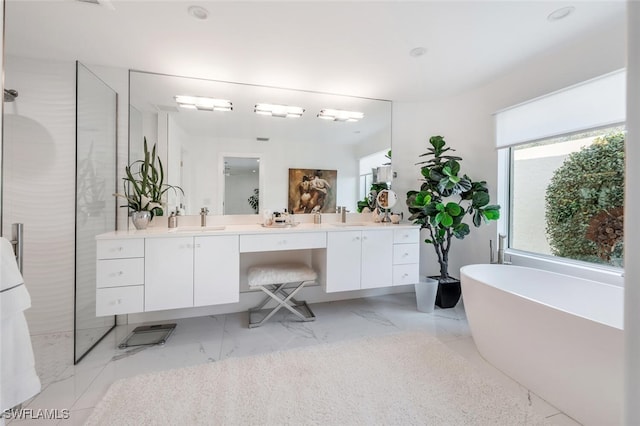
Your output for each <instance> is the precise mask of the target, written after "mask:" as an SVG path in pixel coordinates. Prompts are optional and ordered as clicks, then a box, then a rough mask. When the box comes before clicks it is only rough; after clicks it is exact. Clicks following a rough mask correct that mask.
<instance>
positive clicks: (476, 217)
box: [473, 210, 482, 228]
mask: <svg viewBox="0 0 640 426" xmlns="http://www.w3.org/2000/svg"><path fill="white" fill-rule="evenodd" d="M473 225H474V226H475V227H476V228H477V227H478V226H480V225H482V212H481V211H480V210H476V211H475V212H474V213H473Z"/></svg>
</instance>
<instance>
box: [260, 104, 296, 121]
mask: <svg viewBox="0 0 640 426" xmlns="http://www.w3.org/2000/svg"><path fill="white" fill-rule="evenodd" d="M253 112H255V113H256V114H260V115H270V116H272V117H280V118H300V117H302V113H303V112H304V108H300V107H297V106H289V105H275V104H256V106H255V108H254V109H253Z"/></svg>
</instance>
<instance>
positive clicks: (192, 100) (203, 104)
mask: <svg viewBox="0 0 640 426" xmlns="http://www.w3.org/2000/svg"><path fill="white" fill-rule="evenodd" d="M175 99H176V102H177V103H178V106H180V107H181V108H186V109H197V110H200V111H232V110H233V104H232V103H231V101H229V100H226V99H214V98H205V97H202V96H182V95H178V96H176V97H175Z"/></svg>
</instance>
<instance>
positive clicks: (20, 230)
mask: <svg viewBox="0 0 640 426" xmlns="http://www.w3.org/2000/svg"><path fill="white" fill-rule="evenodd" d="M11 233H12V236H11V245H12V246H13V252H14V253H15V255H16V263H17V264H18V269H19V270H20V273H22V263H23V260H24V224H23V223H14V224H12V225H11Z"/></svg>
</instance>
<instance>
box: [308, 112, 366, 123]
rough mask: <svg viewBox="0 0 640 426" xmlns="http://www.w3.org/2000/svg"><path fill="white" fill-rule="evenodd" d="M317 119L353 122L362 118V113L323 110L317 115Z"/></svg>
mask: <svg viewBox="0 0 640 426" xmlns="http://www.w3.org/2000/svg"><path fill="white" fill-rule="evenodd" d="M318 118H322V119H323V120H331V121H348V122H354V121H358V120H361V119H362V118H364V113H362V112H357V111H344V110H340V109H323V110H321V111H320V112H319V113H318Z"/></svg>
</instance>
